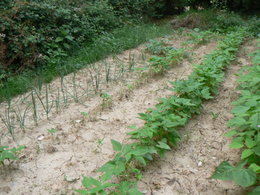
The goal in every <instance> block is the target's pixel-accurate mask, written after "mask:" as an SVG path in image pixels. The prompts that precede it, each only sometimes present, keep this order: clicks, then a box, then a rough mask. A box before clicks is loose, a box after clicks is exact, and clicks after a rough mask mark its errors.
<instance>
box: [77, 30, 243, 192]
mask: <svg viewBox="0 0 260 195" xmlns="http://www.w3.org/2000/svg"><path fill="white" fill-rule="evenodd" d="M246 35H247V31H246V30H245V29H243V28H238V29H236V31H233V32H230V33H228V34H227V35H226V36H225V39H224V40H223V41H221V42H220V43H219V44H218V47H217V49H216V50H215V51H214V52H213V53H211V54H209V55H206V57H205V58H204V60H203V62H202V63H201V64H200V65H196V66H195V68H194V71H193V73H192V74H191V75H190V76H189V78H188V79H187V80H180V81H176V82H172V85H173V88H172V90H173V91H175V92H176V94H177V95H175V96H171V97H169V98H162V99H161V100H160V103H159V104H157V105H156V106H155V108H150V109H148V110H147V112H146V113H141V114H139V118H140V119H142V120H144V121H145V124H144V126H142V127H139V128H138V127H134V126H133V127H131V128H132V129H133V131H131V132H130V133H129V135H130V136H131V139H132V140H135V142H133V143H130V144H121V143H120V142H117V141H115V140H111V143H112V146H113V149H114V151H115V152H116V154H115V157H114V158H113V159H112V160H110V161H108V162H107V163H105V164H104V165H103V166H102V167H101V168H99V169H98V172H101V173H102V174H101V176H100V177H99V179H95V178H92V177H84V178H83V180H82V184H83V186H84V187H85V189H83V190H76V192H78V193H80V194H120V195H127V194H130V195H138V194H142V193H141V192H139V191H138V190H137V188H136V180H139V179H141V178H142V174H141V170H142V167H144V166H147V164H148V163H149V162H150V161H152V160H153V159H154V157H155V156H156V155H159V156H160V157H163V156H164V153H165V152H166V151H168V150H170V149H171V147H173V146H175V145H176V144H177V142H178V141H180V135H179V133H178V129H179V127H181V126H183V125H185V124H186V123H187V121H188V119H189V118H191V116H192V115H193V114H198V113H200V110H201V108H202V102H203V101H205V100H208V99H212V98H213V96H212V95H214V94H215V93H216V92H217V88H218V84H219V82H221V81H222V80H223V76H224V73H223V70H224V68H225V66H227V65H228V64H229V63H230V62H231V61H232V60H233V59H234V57H235V53H236V51H237V50H238V47H239V45H240V44H241V43H242V41H243V40H244V37H246ZM116 178H117V180H118V181H119V182H118V183H113V181H114V179H116Z"/></svg>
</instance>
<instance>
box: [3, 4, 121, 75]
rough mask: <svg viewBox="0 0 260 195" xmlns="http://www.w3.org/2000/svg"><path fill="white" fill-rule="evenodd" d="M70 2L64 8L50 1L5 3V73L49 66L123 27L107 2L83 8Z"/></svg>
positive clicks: (87, 5) (86, 5)
mask: <svg viewBox="0 0 260 195" xmlns="http://www.w3.org/2000/svg"><path fill="white" fill-rule="evenodd" d="M68 2H69V1H67V3H66V2H64V3H63V4H62V6H60V5H59V4H56V5H55V3H53V2H52V3H50V2H49V1H47V0H46V1H43V2H37V1H15V2H14V1H4V2H1V4H0V17H1V21H0V65H1V66H2V67H1V69H2V70H1V71H2V72H3V70H6V69H9V70H10V69H12V70H13V71H16V72H17V71H20V70H22V69H24V68H25V67H32V66H34V65H35V64H42V63H44V64H45V63H46V62H47V61H48V60H50V59H51V58H57V57H59V56H64V55H66V52H67V51H69V50H71V49H72V48H73V47H74V46H78V45H80V43H83V42H90V41H91V40H92V39H93V38H94V37H96V35H98V34H100V33H102V32H105V31H109V30H111V29H113V28H115V27H118V26H119V25H120V24H122V23H120V20H118V19H117V17H116V16H115V14H114V10H113V8H112V7H111V6H110V5H108V4H107V2H106V1H97V2H95V3H87V4H86V3H85V4H84V6H82V8H78V7H73V6H71V5H70V4H69V3H68ZM51 63H52V62H51ZM53 63H55V61H54V62H53Z"/></svg>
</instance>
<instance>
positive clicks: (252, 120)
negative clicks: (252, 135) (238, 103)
mask: <svg viewBox="0 0 260 195" xmlns="http://www.w3.org/2000/svg"><path fill="white" fill-rule="evenodd" d="M249 122H250V124H251V125H250V126H251V127H252V128H254V129H256V128H257V125H258V122H259V114H258V113H256V114H254V115H252V116H251V117H250V119H249Z"/></svg>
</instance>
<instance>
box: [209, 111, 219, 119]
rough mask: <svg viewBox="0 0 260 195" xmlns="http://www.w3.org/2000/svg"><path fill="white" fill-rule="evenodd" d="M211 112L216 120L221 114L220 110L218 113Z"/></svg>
mask: <svg viewBox="0 0 260 195" xmlns="http://www.w3.org/2000/svg"><path fill="white" fill-rule="evenodd" d="M210 114H211V116H212V118H213V120H216V119H217V118H218V117H219V115H220V112H217V113H214V112H210Z"/></svg>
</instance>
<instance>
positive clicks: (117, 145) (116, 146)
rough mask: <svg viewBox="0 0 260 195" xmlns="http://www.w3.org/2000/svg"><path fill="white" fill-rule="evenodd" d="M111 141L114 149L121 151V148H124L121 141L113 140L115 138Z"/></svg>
mask: <svg viewBox="0 0 260 195" xmlns="http://www.w3.org/2000/svg"><path fill="white" fill-rule="evenodd" d="M111 143H112V146H113V150H114V151H121V149H122V145H121V143H119V142H118V141H116V140H113V139H111Z"/></svg>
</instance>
